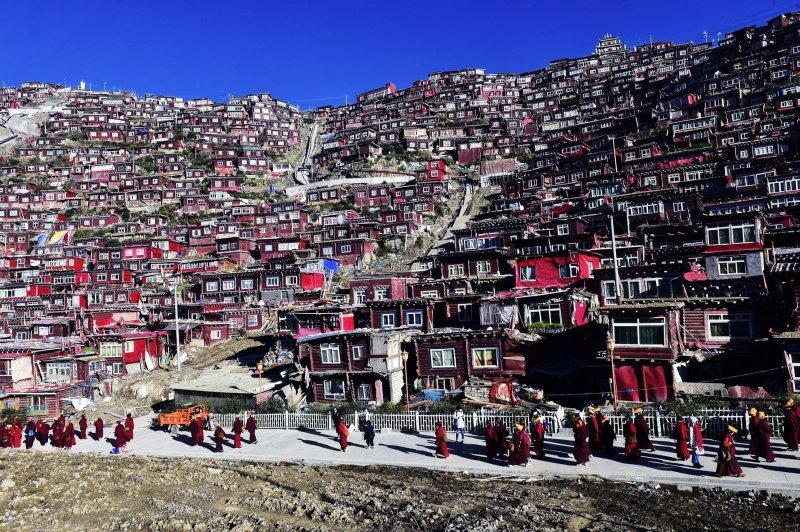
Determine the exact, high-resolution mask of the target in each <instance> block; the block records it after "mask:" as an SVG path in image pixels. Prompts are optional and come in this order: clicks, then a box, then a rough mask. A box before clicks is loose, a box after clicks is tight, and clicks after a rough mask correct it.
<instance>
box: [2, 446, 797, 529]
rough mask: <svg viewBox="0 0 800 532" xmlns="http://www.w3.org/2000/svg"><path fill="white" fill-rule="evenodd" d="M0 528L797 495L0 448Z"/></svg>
mask: <svg viewBox="0 0 800 532" xmlns="http://www.w3.org/2000/svg"><path fill="white" fill-rule="evenodd" d="M0 479H2V484H0V486H2V488H0V530H46V529H50V530H63V529H67V530H69V529H76V530H125V529H128V530H136V529H142V530H225V529H227V530H255V529H266V530H355V529H362V530H398V531H399V530H482V531H483V530H486V531H492V530H512V529H513V530H531V529H536V530H631V529H633V530H676V529H683V530H717V529H727V530H736V529H739V530H782V531H789V530H797V529H798V523H800V500H798V499H793V498H789V497H784V496H779V495H769V494H767V493H761V492H755V493H753V492H747V493H746V492H742V493H733V492H724V491H721V490H706V489H701V488H695V489H694V490H692V491H677V490H675V489H673V488H668V487H663V486H658V485H651V484H625V483H613V482H606V481H601V480H594V479H588V480H570V481H566V480H538V481H527V482H526V481H525V480H523V479H511V478H494V479H492V478H486V477H478V476H474V475H464V474H452V473H434V472H430V471H422V470H412V469H399V468H388V467H379V466H370V467H344V466H338V467H306V466H301V465H294V464H268V463H251V462H227V461H221V460H212V459H209V460H205V459H163V458H152V457H135V456H131V457H124V458H121V457H112V456H109V457H99V456H87V455H76V454H72V455H70V454H56V453H52V454H51V453H40V452H24V451H14V452H8V451H2V452H0Z"/></svg>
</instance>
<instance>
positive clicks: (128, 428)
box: [125, 414, 133, 441]
mask: <svg viewBox="0 0 800 532" xmlns="http://www.w3.org/2000/svg"><path fill="white" fill-rule="evenodd" d="M125 437H126V438H128V441H131V440H133V416H131V415H130V414H128V415H127V416H125Z"/></svg>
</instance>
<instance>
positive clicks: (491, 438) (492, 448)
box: [484, 423, 497, 460]
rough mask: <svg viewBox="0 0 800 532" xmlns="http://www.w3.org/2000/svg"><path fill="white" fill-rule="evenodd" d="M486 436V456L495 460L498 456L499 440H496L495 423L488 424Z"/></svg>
mask: <svg viewBox="0 0 800 532" xmlns="http://www.w3.org/2000/svg"><path fill="white" fill-rule="evenodd" d="M484 437H485V438H486V458H488V459H489V460H495V459H496V458H497V441H495V433H494V425H492V424H491V423H487V424H486V431H485V433H484Z"/></svg>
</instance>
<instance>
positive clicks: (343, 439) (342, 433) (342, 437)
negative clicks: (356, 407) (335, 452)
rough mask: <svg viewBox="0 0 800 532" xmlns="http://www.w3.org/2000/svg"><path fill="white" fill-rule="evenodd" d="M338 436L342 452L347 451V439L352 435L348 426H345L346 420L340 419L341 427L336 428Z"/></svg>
mask: <svg viewBox="0 0 800 532" xmlns="http://www.w3.org/2000/svg"><path fill="white" fill-rule="evenodd" d="M336 435H337V437H338V440H339V447H340V448H341V449H342V452H343V453H344V452H346V451H347V437H348V436H349V435H350V430H349V429H348V428H347V425H345V424H344V419H341V418H340V419H339V425H338V426H337V427H336Z"/></svg>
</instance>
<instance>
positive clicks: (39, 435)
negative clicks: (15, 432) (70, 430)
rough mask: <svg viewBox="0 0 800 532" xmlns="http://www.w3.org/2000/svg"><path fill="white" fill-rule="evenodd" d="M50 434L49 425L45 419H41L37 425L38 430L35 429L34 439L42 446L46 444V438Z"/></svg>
mask: <svg viewBox="0 0 800 532" xmlns="http://www.w3.org/2000/svg"><path fill="white" fill-rule="evenodd" d="M49 436H50V425H49V424H48V423H47V421H42V423H41V425H39V430H37V431H36V439H37V440H39V443H40V444H41V445H42V446H44V445H47V440H48V438H49Z"/></svg>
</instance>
